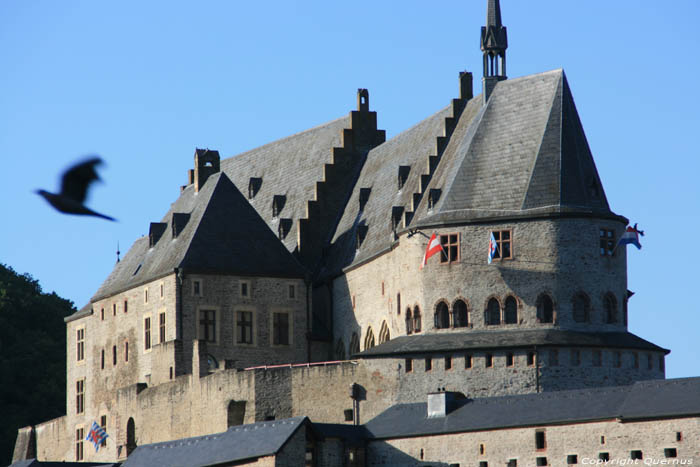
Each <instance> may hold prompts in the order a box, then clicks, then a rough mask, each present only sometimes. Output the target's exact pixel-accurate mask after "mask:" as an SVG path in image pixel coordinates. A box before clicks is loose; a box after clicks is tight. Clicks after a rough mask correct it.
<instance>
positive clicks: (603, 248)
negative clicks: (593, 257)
mask: <svg viewBox="0 0 700 467" xmlns="http://www.w3.org/2000/svg"><path fill="white" fill-rule="evenodd" d="M614 251H615V231H614V230H610V229H600V256H612V255H613V252H614Z"/></svg>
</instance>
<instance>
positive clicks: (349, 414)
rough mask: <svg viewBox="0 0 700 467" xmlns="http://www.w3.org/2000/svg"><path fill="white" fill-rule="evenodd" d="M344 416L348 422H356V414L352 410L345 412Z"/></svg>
mask: <svg viewBox="0 0 700 467" xmlns="http://www.w3.org/2000/svg"><path fill="white" fill-rule="evenodd" d="M343 415H345V421H346V422H352V421H353V420H354V413H353V410H352V409H345V410H343Z"/></svg>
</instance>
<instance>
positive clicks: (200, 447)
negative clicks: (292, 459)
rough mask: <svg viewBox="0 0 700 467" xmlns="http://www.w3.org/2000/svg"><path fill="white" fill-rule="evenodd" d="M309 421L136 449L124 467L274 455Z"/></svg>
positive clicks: (171, 466)
mask: <svg viewBox="0 0 700 467" xmlns="http://www.w3.org/2000/svg"><path fill="white" fill-rule="evenodd" d="M307 420H308V419H307V418H306V417H295V418H287V419H284V420H275V421H269V422H258V423H253V424H249V425H239V426H235V427H231V428H229V429H228V430H227V431H225V432H223V433H216V434H213V435H206V436H198V437H194V438H185V439H180V440H175V441H167V442H164V443H154V444H145V445H142V446H139V447H137V448H136V449H135V450H134V452H132V453H131V454H130V455H129V457H128V458H127V460H126V461H125V462H124V463H123V464H122V465H123V466H124V467H152V466H155V465H157V466H163V467H178V466H182V467H198V466H207V465H218V464H224V463H226V464H229V463H232V462H238V461H243V460H246V459H255V458H258V457H263V456H270V455H274V454H276V453H277V452H279V450H280V449H281V448H282V447H283V446H284V444H285V443H286V442H287V440H288V439H289V438H290V437H291V436H292V435H293V434H294V433H295V432H296V431H297V430H298V429H299V428H300V427H302V426H304V424H305V423H308V422H307Z"/></svg>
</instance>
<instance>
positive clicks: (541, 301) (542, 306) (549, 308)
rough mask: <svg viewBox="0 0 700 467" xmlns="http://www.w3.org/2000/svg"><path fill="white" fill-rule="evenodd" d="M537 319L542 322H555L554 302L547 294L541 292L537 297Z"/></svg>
mask: <svg viewBox="0 0 700 467" xmlns="http://www.w3.org/2000/svg"><path fill="white" fill-rule="evenodd" d="M537 319H539V320H540V323H553V322H554V303H552V299H551V298H549V295H547V294H544V293H543V294H541V295H540V296H539V297H537Z"/></svg>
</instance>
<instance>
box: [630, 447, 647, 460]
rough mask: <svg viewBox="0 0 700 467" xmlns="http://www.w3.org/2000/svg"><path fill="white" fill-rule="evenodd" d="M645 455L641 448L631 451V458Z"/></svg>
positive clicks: (640, 457) (641, 457)
mask: <svg viewBox="0 0 700 467" xmlns="http://www.w3.org/2000/svg"><path fill="white" fill-rule="evenodd" d="M643 458H644V456H643V455H642V451H641V450H639V449H635V450H634V451H630V459H643Z"/></svg>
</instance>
